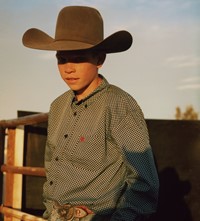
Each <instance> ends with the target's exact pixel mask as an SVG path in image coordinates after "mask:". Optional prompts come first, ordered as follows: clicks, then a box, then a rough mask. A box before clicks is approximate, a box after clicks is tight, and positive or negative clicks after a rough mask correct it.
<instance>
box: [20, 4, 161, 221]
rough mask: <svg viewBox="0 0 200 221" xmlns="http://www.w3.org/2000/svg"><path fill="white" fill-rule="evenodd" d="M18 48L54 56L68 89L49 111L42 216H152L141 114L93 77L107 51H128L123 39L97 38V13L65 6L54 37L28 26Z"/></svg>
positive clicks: (153, 190)
mask: <svg viewBox="0 0 200 221" xmlns="http://www.w3.org/2000/svg"><path fill="white" fill-rule="evenodd" d="M23 44H24V45H25V46H27V47H29V48H34V49H41V50H53V51H57V53H56V57H57V61H58V69H59V72H60V74H61V77H62V79H63V80H64V81H65V82H66V84H67V85H68V86H69V88H70V90H69V91H67V92H66V93H64V94H62V95H61V96H59V97H58V98H57V99H56V100H55V101H53V103H52V104H51V108H50V112H49V120H48V136H47V144H46V152H45V168H46V177H47V181H46V182H45V184H44V204H45V206H46V211H45V213H44V218H48V219H49V220H51V221H61V220H63V221H65V220H81V221H89V220H102V221H106V220H111V221H117V220H118V221H123V220H124V221H129V220H131V221H135V220H143V218H145V217H147V216H148V215H149V214H151V213H153V212H155V210H156V206H157V198H158V185H159V184H158V176H157V171H156V167H155V164H154V159H153V154H152V150H151V147H150V144H149V137H148V131H147V127H146V124H145V120H144V117H143V113H142V111H141V109H140V107H139V106H138V104H137V102H136V101H135V100H134V98H132V97H131V96H130V95H129V94H127V93H126V92H125V91H123V90H122V89H120V88H118V87H116V86H114V85H111V84H109V83H108V82H107V80H106V79H105V78H104V77H103V76H102V75H100V74H99V69H100V67H101V66H102V64H103V63H104V60H105V57H106V54H107V53H116V52H121V51H125V50H127V49H128V48H129V47H130V46H131V44H132V36H131V34H130V33H129V32H127V31H119V32H116V33H114V34H112V35H110V36H109V37H107V38H106V39H103V20H102V17H101V15H100V13H99V12H98V11H97V10H96V9H94V8H90V7H84V6H70V7H65V8H63V9H62V10H61V11H60V13H59V15H58V19H57V25H56V32H55V39H54V38H52V37H50V36H49V35H47V34H46V33H44V32H42V31H40V30H38V29H29V30H28V31H27V32H26V33H25V34H24V36H23ZM122 74H124V73H122Z"/></svg>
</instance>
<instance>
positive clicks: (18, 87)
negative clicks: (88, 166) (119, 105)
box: [0, 0, 200, 120]
mask: <svg viewBox="0 0 200 221" xmlns="http://www.w3.org/2000/svg"><path fill="white" fill-rule="evenodd" d="M69 5H85V6H91V7H95V8H97V9H98V10H99V11H100V13H101V15H102V17H103V19H104V36H105V37H108V36H109V35H111V34H112V33H114V32H116V31H119V30H127V31H129V32H130V33H131V34H132V36H133V45H132V47H131V48H130V49H129V50H128V51H126V52H122V53H116V54H109V55H108V56H107V59H106V62H105V64H104V66H103V67H102V68H101V69H100V73H101V74H103V75H104V77H105V78H106V79H107V80H108V81H109V83H110V84H115V85H117V86H119V87H121V88H122V89H124V90H125V91H127V92H128V93H129V94H131V95H132V96H133V97H134V98H135V99H136V100H137V102H138V104H139V105H140V107H141V108H142V110H143V113H144V116H145V118H147V119H175V112H176V107H177V106H179V107H180V108H181V109H182V110H185V109H186V107H187V106H189V105H192V106H193V107H194V109H195V110H196V111H197V112H198V113H199V114H200V13H199V11H200V0H123V1H122V0H120V1H116V0H73V1H72V0H28V1H27V0H17V1H16V0H0V68H1V72H0V120H4V119H13V118H16V117H17V111H18V110H23V111H34V112H48V111H49V107H50V104H51V102H52V101H53V100H54V99H55V98H56V97H57V96H59V95H60V94H62V93H64V92H65V91H66V90H68V89H69V88H68V87H67V85H66V84H65V83H64V82H63V81H62V79H61V77H60V75H59V72H58V68H57V64H56V59H55V52H48V51H42V50H33V49H29V48H26V47H24V46H23V45H22V36H23V34H24V32H25V31H26V30H27V29H29V28H32V27H35V28H38V29H41V30H43V31H45V32H46V33H48V34H49V35H50V36H52V37H54V32H55V24H56V19H57V15H58V13H59V11H60V10H61V9H62V8H63V7H65V6H69ZM199 116H200V115H199Z"/></svg>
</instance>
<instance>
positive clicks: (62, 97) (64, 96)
mask: <svg viewBox="0 0 200 221" xmlns="http://www.w3.org/2000/svg"><path fill="white" fill-rule="evenodd" d="M71 97H72V92H71V91H70V90H69V91H66V92H65V93H63V94H61V95H60V96H58V97H57V98H56V99H55V100H54V101H53V102H52V103H51V107H54V106H60V105H64V104H66V101H68V100H69V99H70V98H71Z"/></svg>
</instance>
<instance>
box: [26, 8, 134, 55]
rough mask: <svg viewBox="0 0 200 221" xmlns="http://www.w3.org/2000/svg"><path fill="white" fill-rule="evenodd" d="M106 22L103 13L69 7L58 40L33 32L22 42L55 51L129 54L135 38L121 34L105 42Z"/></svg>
mask: <svg viewBox="0 0 200 221" xmlns="http://www.w3.org/2000/svg"><path fill="white" fill-rule="evenodd" d="M103 38H104V37H103V19H102V17H101V15H100V13H99V12H98V11H97V10H96V9H95V8H91V7H87V6H68V7H65V8H63V9H62V10H61V11H60V13H59V14H58V18H57V24H56V31H55V38H52V37H50V36H49V35H48V34H46V33H45V32H43V31H41V30H39V29H36V28H31V29H29V30H27V31H26V32H25V33H24V35H23V38H22V42H23V44H24V46H26V47H29V48H33V49H40V50H51V51H73V50H86V49H94V50H100V51H104V52H105V53H114V52H121V51H125V50H127V49H128V48H129V47H130V46H131V44H132V36H131V34H130V33H129V32H127V31H124V30H122V31H118V32H115V33H114V34H112V35H110V36H109V37H107V38H105V39H103Z"/></svg>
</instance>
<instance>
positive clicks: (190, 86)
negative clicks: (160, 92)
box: [177, 83, 200, 90]
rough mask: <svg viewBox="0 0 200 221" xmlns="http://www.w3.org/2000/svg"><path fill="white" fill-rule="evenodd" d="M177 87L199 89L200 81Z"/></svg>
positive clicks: (180, 88)
mask: <svg viewBox="0 0 200 221" xmlns="http://www.w3.org/2000/svg"><path fill="white" fill-rule="evenodd" d="M177 89H178V90H191V89H193V90H197V89H200V83H198V84H186V85H180V86H179V87H178V88H177Z"/></svg>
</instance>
